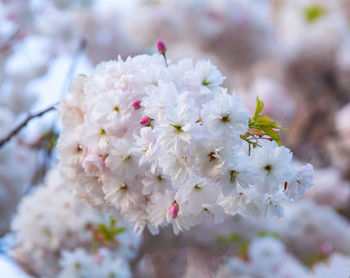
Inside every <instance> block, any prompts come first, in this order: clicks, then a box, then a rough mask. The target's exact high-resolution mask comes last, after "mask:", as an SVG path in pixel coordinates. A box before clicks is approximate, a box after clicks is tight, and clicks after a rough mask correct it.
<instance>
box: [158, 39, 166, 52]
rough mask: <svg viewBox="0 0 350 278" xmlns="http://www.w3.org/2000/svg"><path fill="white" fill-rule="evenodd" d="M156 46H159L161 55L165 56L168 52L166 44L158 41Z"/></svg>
mask: <svg viewBox="0 0 350 278" xmlns="http://www.w3.org/2000/svg"><path fill="white" fill-rule="evenodd" d="M156 45H157V49H158V52H159V53H160V54H163V55H164V54H165V52H166V45H165V42H163V41H162V40H157V43H156Z"/></svg>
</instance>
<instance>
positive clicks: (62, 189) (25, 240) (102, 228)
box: [12, 169, 138, 277]
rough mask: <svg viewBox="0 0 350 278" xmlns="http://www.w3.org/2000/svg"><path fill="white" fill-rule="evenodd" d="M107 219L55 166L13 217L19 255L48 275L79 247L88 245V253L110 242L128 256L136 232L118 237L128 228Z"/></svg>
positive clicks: (113, 248) (34, 269)
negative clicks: (83, 199) (81, 197)
mask: <svg viewBox="0 0 350 278" xmlns="http://www.w3.org/2000/svg"><path fill="white" fill-rule="evenodd" d="M107 219H108V218H107ZM107 219H106V215H103V214H100V213H99V212H97V211H96V210H95V209H93V208H91V207H90V206H88V205H86V204H84V203H83V202H81V201H80V200H78V199H77V198H76V197H75V196H74V195H73V194H72V193H71V192H69V191H68V190H67V188H66V185H65V181H64V180H63V179H62V177H61V175H60V173H59V171H57V169H55V170H52V171H51V172H50V173H49V175H48V176H47V179H46V184H45V185H43V186H40V187H39V188H38V189H37V190H36V191H34V193H32V194H30V195H28V196H26V197H25V198H23V200H22V202H21V203H20V205H19V207H18V213H17V215H16V216H15V217H14V219H13V221H12V230H13V232H14V233H15V236H16V242H17V246H16V247H15V250H14V251H15V257H16V259H17V260H18V261H19V262H22V263H24V264H25V265H26V266H29V268H30V271H31V272H34V273H36V274H38V275H40V276H45V277H57V275H58V273H59V271H61V268H60V266H59V261H60V260H61V259H62V258H63V259H62V260H64V261H65V259H64V257H65V255H63V254H64V252H65V251H66V252H69V251H73V250H75V249H76V248H84V250H85V251H84V252H85V253H86V256H88V255H87V254H88V253H89V254H91V253H96V252H97V253H96V254H98V252H99V251H100V250H99V249H97V250H95V249H96V248H97V247H99V246H104V245H106V246H108V247H109V248H110V251H111V252H113V254H114V255H116V254H119V256H120V257H121V258H123V260H124V259H127V258H128V257H130V256H131V255H132V251H131V250H132V249H133V250H136V247H137V244H138V240H136V238H135V236H133V234H132V233H125V236H124V235H120V236H118V241H116V239H115V235H117V234H119V233H120V232H123V231H125V228H119V229H114V224H113V227H112V228H113V230H112V229H111V227H109V226H108V224H107V223H108V222H107ZM105 235H107V237H105ZM100 241H102V242H100ZM126 245H128V246H127V247H126ZM117 247H118V248H117ZM74 252H75V251H74ZM76 252H78V251H76ZM102 252H105V251H102ZM78 253H79V252H78ZM91 256H92V255H91ZM102 256H104V255H102ZM106 256H107V255H106ZM66 264H68V262H67V263H64V265H66ZM67 267H68V266H67ZM66 271H68V270H66ZM65 277H81V276H79V275H76V276H74V275H71V276H65ZM94 277H100V276H94ZM106 277H108V276H106ZM118 277H119V276H118Z"/></svg>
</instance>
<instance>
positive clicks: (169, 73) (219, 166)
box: [58, 45, 312, 233]
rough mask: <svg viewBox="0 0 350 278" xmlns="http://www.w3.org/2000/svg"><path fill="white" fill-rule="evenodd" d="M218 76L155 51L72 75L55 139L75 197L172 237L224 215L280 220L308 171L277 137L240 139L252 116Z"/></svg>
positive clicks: (208, 67) (205, 64)
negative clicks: (297, 164)
mask: <svg viewBox="0 0 350 278" xmlns="http://www.w3.org/2000/svg"><path fill="white" fill-rule="evenodd" d="M164 47H165V45H164ZM158 48H159V49H160V48H161V45H158ZM164 51H165V50H164ZM160 52H161V53H162V51H161V49H160ZM164 53H165V52H164ZM164 53H162V54H164ZM164 56H165V54H164ZM223 80H224V77H223V76H222V74H221V73H220V72H219V70H218V69H217V68H216V67H215V66H213V65H212V64H211V63H210V62H209V61H198V62H196V63H194V62H193V61H192V60H190V59H185V60H181V61H179V62H178V63H176V64H170V63H169V66H167V64H166V60H164V59H163V57H162V56H161V55H153V56H149V55H140V56H135V57H133V58H131V57H129V58H128V59H126V60H125V61H123V60H122V59H121V58H119V59H118V60H117V61H108V62H103V63H101V64H99V65H98V66H97V68H96V73H95V74H94V75H92V76H84V75H79V76H77V77H76V78H75V79H74V80H73V81H72V85H71V88H70V98H69V99H67V100H64V101H63V102H62V103H61V104H60V117H61V120H62V125H63V128H62V132H61V136H60V138H59V142H58V150H59V155H60V167H61V169H62V172H63V173H64V174H65V176H66V178H67V179H68V180H69V184H70V185H71V186H72V188H73V191H74V192H75V193H76V194H77V195H78V196H80V197H81V198H83V199H85V200H87V201H88V202H89V203H91V204H93V205H94V206H96V207H98V208H100V209H102V210H111V211H114V212H115V213H121V214H122V215H123V217H125V218H126V219H128V220H129V221H131V222H132V223H134V225H135V229H136V230H138V231H140V232H141V231H142V230H143V229H144V227H145V226H147V227H148V228H149V230H150V231H151V232H152V233H157V232H158V230H159V228H160V227H162V226H167V225H172V226H173V228H174V232H175V233H179V231H183V230H188V229H190V228H191V227H192V226H194V225H196V224H199V223H201V222H202V221H203V220H205V219H209V220H210V221H214V222H217V221H220V220H222V219H223V217H224V216H225V214H229V215H234V214H236V213H240V214H243V215H246V216H253V217H257V218H262V217H266V216H277V217H281V216H282V215H283V208H282V206H281V202H284V201H293V200H296V199H298V198H300V197H301V196H302V195H303V194H304V192H305V190H306V189H307V188H309V187H311V186H312V166H311V165H305V166H302V167H299V168H298V169H295V168H294V167H293V165H292V153H291V152H290V150H289V149H287V148H285V147H283V146H279V145H278V144H277V143H276V142H275V141H270V140H261V141H259V142H258V143H255V145H254V146H255V148H253V149H252V150H251V151H250V146H251V144H250V143H249V144H248V143H247V141H248V140H247V139H245V140H242V134H244V133H245V132H247V131H248V129H249V123H251V121H253V120H252V114H251V113H250V111H249V110H248V108H247V107H246V106H245V105H244V104H243V102H242V101H241V100H240V99H239V98H238V97H236V96H235V95H234V94H230V93H228V92H227V90H226V89H225V88H223V87H221V84H222V82H223ZM258 104H259V103H258ZM261 105H262V104H261V103H260V104H259V109H260V111H261V110H262V106H261ZM260 111H258V112H260ZM256 114H257V113H256ZM255 116H256V115H254V119H255ZM263 118H264V119H265V117H260V118H259V119H261V120H262V119H263ZM255 131H256V130H255ZM252 132H253V131H252ZM256 132H257V131H256ZM248 145H249V148H248ZM248 149H249V151H248Z"/></svg>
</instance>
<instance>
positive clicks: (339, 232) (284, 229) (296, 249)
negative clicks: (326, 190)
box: [273, 200, 350, 265]
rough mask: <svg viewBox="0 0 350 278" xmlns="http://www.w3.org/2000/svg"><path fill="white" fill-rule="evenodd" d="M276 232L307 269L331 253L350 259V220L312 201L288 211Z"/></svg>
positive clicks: (276, 224) (277, 226) (304, 201)
mask: <svg viewBox="0 0 350 278" xmlns="http://www.w3.org/2000/svg"><path fill="white" fill-rule="evenodd" d="M301 215H302V217H301ZM325 227H327V229H325ZM273 229H274V230H275V231H277V232H278V234H279V235H280V237H281V240H283V242H284V243H285V244H286V245H287V246H288V248H289V250H290V251H291V252H293V253H294V254H295V255H296V256H297V257H298V258H300V259H301V260H302V261H304V262H305V263H306V264H308V265H310V264H313V263H314V261H318V260H319V258H327V257H328V256H329V254H330V253H332V252H339V253H343V254H347V255H350V236H349V230H350V225H349V223H348V222H347V220H346V219H345V218H344V217H342V216H340V215H339V214H337V213H336V212H335V211H334V210H333V209H332V208H330V207H325V206H319V205H317V204H315V203H314V202H312V201H311V200H303V201H299V202H297V203H296V205H295V206H290V207H288V209H287V210H286V215H285V217H284V218H283V219H280V220H276V222H275V223H274V224H273ZM301 239H302V240H301Z"/></svg>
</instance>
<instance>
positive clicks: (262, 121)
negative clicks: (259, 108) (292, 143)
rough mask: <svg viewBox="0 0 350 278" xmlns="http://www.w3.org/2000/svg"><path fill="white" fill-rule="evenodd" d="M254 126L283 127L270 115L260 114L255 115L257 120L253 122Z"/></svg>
mask: <svg viewBox="0 0 350 278" xmlns="http://www.w3.org/2000/svg"><path fill="white" fill-rule="evenodd" d="M253 125H254V126H253V127H252V128H254V127H258V128H261V127H270V128H278V129H279V128H281V127H282V126H281V125H279V124H277V123H276V122H275V121H274V120H272V119H271V118H270V117H269V116H267V115H258V116H256V117H255V120H254V122H253Z"/></svg>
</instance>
